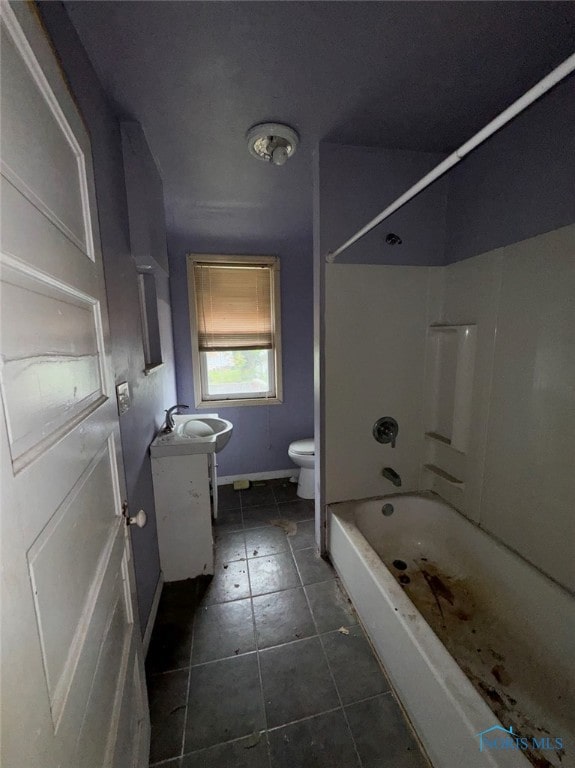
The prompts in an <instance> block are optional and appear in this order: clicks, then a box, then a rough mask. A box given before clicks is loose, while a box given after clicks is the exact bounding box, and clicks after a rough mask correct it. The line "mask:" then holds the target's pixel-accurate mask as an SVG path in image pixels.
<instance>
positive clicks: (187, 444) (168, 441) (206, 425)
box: [150, 414, 234, 456]
mask: <svg viewBox="0 0 575 768" xmlns="http://www.w3.org/2000/svg"><path fill="white" fill-rule="evenodd" d="M233 429H234V425H233V424H232V422H231V421H227V419H220V418H219V417H218V416H217V415H215V414H209V415H207V416H200V415H197V416H186V415H176V416H174V431H173V432H168V433H165V432H159V433H158V435H156V438H155V439H154V442H153V443H152V445H151V446H150V453H151V455H152V456H181V455H184V454H190V453H219V452H220V451H221V450H222V449H223V448H225V446H226V445H227V444H228V442H229V440H230V437H231V436H232V431H233Z"/></svg>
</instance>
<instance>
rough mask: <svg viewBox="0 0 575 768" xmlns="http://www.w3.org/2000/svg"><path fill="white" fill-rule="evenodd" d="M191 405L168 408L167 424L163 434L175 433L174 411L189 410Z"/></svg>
mask: <svg viewBox="0 0 575 768" xmlns="http://www.w3.org/2000/svg"><path fill="white" fill-rule="evenodd" d="M189 407H190V406H189V405H172V407H171V408H168V409H167V411H166V423H165V424H164V428H163V429H162V432H166V433H169V432H173V431H174V426H175V425H174V417H173V416H172V413H173V412H174V411H177V410H178V408H189Z"/></svg>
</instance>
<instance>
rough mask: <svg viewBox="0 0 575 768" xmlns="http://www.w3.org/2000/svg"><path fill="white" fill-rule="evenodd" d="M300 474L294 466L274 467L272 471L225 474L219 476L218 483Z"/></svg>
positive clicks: (226, 483) (272, 478) (225, 483)
mask: <svg viewBox="0 0 575 768" xmlns="http://www.w3.org/2000/svg"><path fill="white" fill-rule="evenodd" d="M298 474H299V469H298V468H297V467H292V468H291V469H274V470H272V471H271V472H251V473H250V474H247V475H224V476H223V477H218V485H228V484H229V483H233V482H234V480H275V479H276V478H281V477H297V476H298Z"/></svg>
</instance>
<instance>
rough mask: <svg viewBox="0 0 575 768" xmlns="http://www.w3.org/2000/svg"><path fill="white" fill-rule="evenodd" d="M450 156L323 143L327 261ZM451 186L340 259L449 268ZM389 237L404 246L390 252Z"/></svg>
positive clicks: (428, 195) (419, 201)
mask: <svg viewBox="0 0 575 768" xmlns="http://www.w3.org/2000/svg"><path fill="white" fill-rule="evenodd" d="M443 157H444V155H441V154H437V153H429V152H408V151H403V150H395V149H380V148H375V147H356V146H353V147H352V146H341V145H337V144H329V143H321V144H320V147H319V171H318V173H319V177H318V184H319V188H318V191H319V203H318V209H317V212H316V216H319V227H320V232H319V238H320V247H321V249H322V253H323V254H324V255H325V254H326V253H327V252H328V251H329V250H333V249H335V248H337V247H338V246H339V245H341V244H342V243H343V242H344V241H345V240H347V239H348V238H349V237H350V236H351V235H353V234H354V233H355V232H356V231H357V230H358V229H360V227H362V226H363V225H364V224H367V222H368V221H369V220H370V219H372V218H373V217H374V216H376V215H377V214H378V213H380V212H381V211H382V210H383V209H384V208H385V207H386V206H387V205H389V204H390V203H392V202H393V201H394V200H395V199H396V198H397V197H399V195H400V194H401V193H402V192H405V191H406V189H408V188H409V187H410V186H411V185H412V184H414V183H415V182H416V181H419V179H420V178H421V177H422V176H423V175H425V174H426V173H427V172H428V171H429V170H430V169H431V168H433V167H434V166H435V165H437V164H438V163H439V162H441V160H442V159H443ZM446 193H447V182H446V180H445V179H440V180H439V181H438V182H436V183H435V184H434V185H433V186H431V187H430V188H429V189H427V190H426V191H425V192H422V193H421V194H420V195H419V196H418V197H416V198H415V199H414V200H413V201H412V202H411V203H408V204H407V205H406V206H405V207H404V208H402V209H401V210H399V211H397V213H395V214H393V216H391V217H390V218H389V219H388V220H387V221H384V222H383V223H382V224H380V226H379V227H376V228H375V229H374V230H372V231H371V232H370V233H369V234H368V235H366V236H365V237H364V238H362V239H361V240H360V241H359V242H358V243H356V244H355V245H353V246H351V248H350V249H349V250H347V251H345V252H344V253H343V254H342V255H341V256H340V257H338V262H339V263H354V262H356V263H362V264H410V265H414V266H429V265H438V264H443V259H444V241H445V208H446V201H447V197H446ZM388 232H395V233H396V234H398V235H400V237H401V238H402V240H403V243H402V245H396V246H389V245H387V244H386V242H385V237H386V235H387V233H388Z"/></svg>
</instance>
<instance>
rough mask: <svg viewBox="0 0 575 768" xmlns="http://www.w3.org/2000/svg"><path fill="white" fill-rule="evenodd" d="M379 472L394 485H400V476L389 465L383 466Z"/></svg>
mask: <svg viewBox="0 0 575 768" xmlns="http://www.w3.org/2000/svg"><path fill="white" fill-rule="evenodd" d="M381 474H382V475H383V476H384V477H385V478H386V479H387V480H390V481H391V482H392V483H393V484H394V485H396V486H397V487H398V488H399V486H400V485H401V477H400V476H399V475H398V474H397V472H396V471H395V469H392V468H391V467H384V468H383V469H382V470H381Z"/></svg>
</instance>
